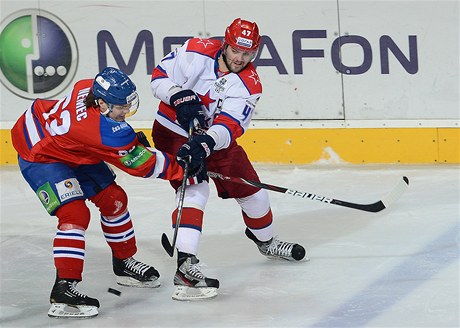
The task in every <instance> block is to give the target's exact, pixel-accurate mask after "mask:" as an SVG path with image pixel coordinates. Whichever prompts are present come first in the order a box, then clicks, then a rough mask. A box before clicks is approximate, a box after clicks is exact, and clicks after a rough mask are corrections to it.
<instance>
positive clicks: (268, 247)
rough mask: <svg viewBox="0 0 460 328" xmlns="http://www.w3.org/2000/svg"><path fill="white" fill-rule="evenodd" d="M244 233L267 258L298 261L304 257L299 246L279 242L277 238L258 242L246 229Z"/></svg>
mask: <svg viewBox="0 0 460 328" xmlns="http://www.w3.org/2000/svg"><path fill="white" fill-rule="evenodd" d="M245 233H246V236H247V237H248V238H249V239H251V240H252V241H254V242H255V243H256V245H257V247H258V248H259V252H260V253H261V254H262V255H265V256H266V257H268V258H274V259H276V258H277V259H285V260H288V261H300V260H301V259H303V258H304V257H305V248H303V246H301V245H299V244H294V243H288V242H286V241H281V240H279V239H278V237H277V236H275V237H273V238H272V239H270V240H268V241H260V240H258V239H257V237H256V236H254V234H253V233H252V232H251V230H249V229H248V228H246V231H245Z"/></svg>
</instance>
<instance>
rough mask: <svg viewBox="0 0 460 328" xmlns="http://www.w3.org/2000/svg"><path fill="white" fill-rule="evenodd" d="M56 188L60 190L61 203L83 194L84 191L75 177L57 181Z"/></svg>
mask: <svg viewBox="0 0 460 328" xmlns="http://www.w3.org/2000/svg"><path fill="white" fill-rule="evenodd" d="M56 190H57V192H58V197H59V200H60V201H61V203H62V202H65V201H66V200H69V199H72V198H75V197H80V196H83V191H82V190H81V188H80V184H79V183H78V180H77V179H75V178H71V179H66V180H64V181H60V182H58V183H56Z"/></svg>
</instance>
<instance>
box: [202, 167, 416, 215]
mask: <svg viewBox="0 0 460 328" xmlns="http://www.w3.org/2000/svg"><path fill="white" fill-rule="evenodd" d="M208 176H209V177H211V178H217V179H220V180H224V181H230V182H235V183H240V184H248V185H251V186H254V187H258V188H262V189H267V190H271V191H276V192H280V193H283V194H288V195H291V196H296V197H300V198H306V199H309V200H315V201H320V202H322V203H326V204H334V205H338V206H343V207H348V208H353V209H356V210H361V211H366V212H373V213H376V212H380V211H381V210H383V209H385V208H387V207H388V206H389V204H390V203H392V202H394V201H396V200H397V199H398V198H399V197H400V196H401V195H402V194H403V193H404V191H405V190H406V189H407V187H408V186H409V179H408V178H407V177H405V176H404V177H403V178H402V180H400V181H399V183H398V184H397V185H396V186H395V187H394V188H393V190H392V191H391V192H390V193H388V194H387V195H386V196H385V197H384V198H382V199H381V200H379V201H377V202H375V203H371V204H358V203H352V202H347V201H344V200H340V199H335V198H332V197H325V196H320V195H317V194H313V193H309V192H303V191H298V190H294V189H288V188H285V187H279V186H274V185H270V184H267V183H263V182H258V181H253V180H248V179H245V178H241V177H227V176H224V175H222V174H220V173H215V172H208Z"/></svg>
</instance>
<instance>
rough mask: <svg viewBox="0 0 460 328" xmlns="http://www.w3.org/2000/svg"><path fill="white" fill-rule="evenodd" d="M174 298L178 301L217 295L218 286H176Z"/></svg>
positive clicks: (196, 299) (203, 298) (208, 297)
mask: <svg viewBox="0 0 460 328" xmlns="http://www.w3.org/2000/svg"><path fill="white" fill-rule="evenodd" d="M175 287H176V290H175V291H174V293H173V294H172V299H173V300H176V301H199V300H205V299H210V298H214V297H216V296H217V288H214V287H188V286H175Z"/></svg>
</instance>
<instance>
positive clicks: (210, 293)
mask: <svg viewBox="0 0 460 328" xmlns="http://www.w3.org/2000/svg"><path fill="white" fill-rule="evenodd" d="M182 254H183V253H182ZM198 262H199V260H198V259H197V258H196V256H194V255H191V254H187V257H186V259H184V260H183V262H182V263H181V264H180V265H179V267H178V268H177V271H176V275H175V276H174V285H175V287H176V289H175V291H174V293H173V295H172V298H173V299H174V300H178V301H194V300H203V299H208V298H213V297H216V296H217V288H219V280H217V279H213V278H207V277H205V276H204V274H203V273H201V271H200V267H199V265H198ZM179 263H180V261H179Z"/></svg>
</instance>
